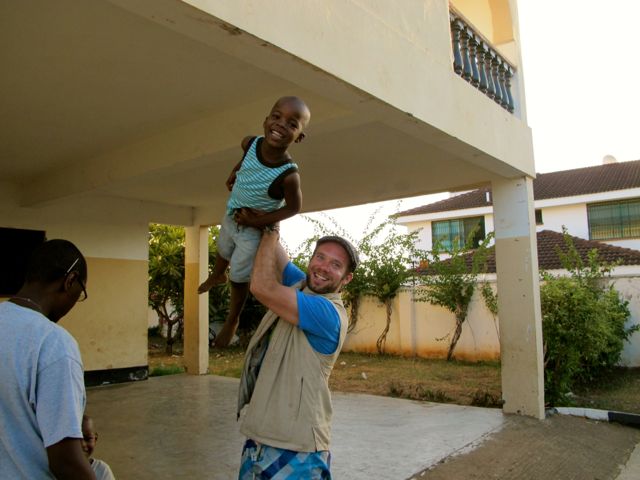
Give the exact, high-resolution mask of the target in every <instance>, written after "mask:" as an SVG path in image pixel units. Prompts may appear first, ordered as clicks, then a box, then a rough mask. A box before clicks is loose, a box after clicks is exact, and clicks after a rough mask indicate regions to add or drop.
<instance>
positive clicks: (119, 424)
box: [87, 375, 504, 480]
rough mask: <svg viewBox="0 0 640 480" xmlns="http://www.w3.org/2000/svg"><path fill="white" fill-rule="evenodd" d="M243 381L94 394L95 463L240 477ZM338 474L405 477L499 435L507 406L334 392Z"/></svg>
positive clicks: (147, 471)
mask: <svg viewBox="0 0 640 480" xmlns="http://www.w3.org/2000/svg"><path fill="white" fill-rule="evenodd" d="M237 391H238V380H236V379H231V378H225V377H217V376H213V375H206V376H187V375H171V376H166V377H154V378H150V379H149V380H147V381H144V382H136V383H128V384H119V385H113V386H105V387H97V388H92V389H89V390H88V392H87V397H88V400H87V413H88V414H89V415H90V416H92V417H93V418H94V421H95V424H96V429H97V431H98V432H99V434H100V438H99V441H98V445H97V447H96V451H95V456H96V458H100V459H103V460H104V461H106V462H107V463H108V464H109V465H110V466H111V468H112V469H113V472H114V474H115V475H116V477H117V478H120V479H122V478H124V479H128V478H136V479H165V478H167V479H168V478H171V479H180V478H189V479H192V480H197V479H205V478H206V479H221V480H228V479H234V478H237V472H238V465H239V462H240V453H241V449H242V445H243V443H244V437H243V436H242V435H241V434H240V432H239V431H238V429H239V423H238V422H236V414H235V408H236V398H237ZM333 402H334V419H333V445H332V449H331V450H332V452H331V453H332V472H333V474H334V476H335V478H339V479H341V478H348V479H354V480H357V479H363V480H364V479H367V480H368V479H371V478H381V479H403V478H408V477H410V476H411V475H412V474H413V473H415V472H418V471H420V470H422V469H424V468H427V467H428V466H430V465H433V464H435V463H437V462H438V461H439V460H442V459H444V458H446V457H448V456H449V455H451V454H452V453H454V452H457V451H459V450H461V449H464V448H465V447H467V446H469V445H471V444H473V443H474V442H478V441H479V440H481V439H482V438H483V437H484V436H486V435H488V434H489V433H490V432H492V431H495V430H497V429H500V428H501V426H502V424H503V422H504V416H503V414H502V412H501V411H500V410H496V409H486V408H475V407H463V406H456V405H445V404H435V403H419V402H413V401H407V400H400V399H394V398H386V397H377V396H372V395H360V394H342V393H334V394H333Z"/></svg>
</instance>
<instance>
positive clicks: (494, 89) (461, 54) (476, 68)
mask: <svg viewBox="0 0 640 480" xmlns="http://www.w3.org/2000/svg"><path fill="white" fill-rule="evenodd" d="M449 19H450V23H451V46H452V49H453V70H454V71H455V72H456V73H457V74H458V75H460V76H461V77H462V78H464V79H465V80H466V81H467V82H469V83H470V84H472V85H473V86H474V87H476V88H477V89H478V90H480V91H481V92H483V93H484V94H485V95H487V96H488V97H489V98H491V99H493V100H494V101H495V102H496V103H497V104H498V105H500V106H501V107H503V108H504V109H506V110H508V111H509V112H513V111H514V110H515V102H514V99H513V95H512V94H511V79H512V78H513V75H514V68H513V67H512V66H511V65H510V64H509V62H508V61H507V60H505V59H504V58H503V57H502V56H501V55H500V54H499V53H498V52H497V51H496V50H495V49H494V48H493V46H492V45H491V44H490V43H489V42H488V41H487V40H486V39H485V38H484V37H483V36H482V35H481V34H479V33H477V32H475V31H474V30H473V28H472V27H471V26H470V25H469V24H468V23H467V22H466V21H465V20H464V19H463V17H461V16H460V15H459V14H457V13H456V12H455V11H454V10H451V11H450V15H449Z"/></svg>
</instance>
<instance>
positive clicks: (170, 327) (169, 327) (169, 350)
mask: <svg viewBox="0 0 640 480" xmlns="http://www.w3.org/2000/svg"><path fill="white" fill-rule="evenodd" d="M172 333H173V322H171V321H170V320H169V321H167V347H166V348H165V353H166V354H167V355H173V341H174V338H173V335H172Z"/></svg>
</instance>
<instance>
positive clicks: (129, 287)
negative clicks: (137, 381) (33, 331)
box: [60, 257, 148, 371]
mask: <svg viewBox="0 0 640 480" xmlns="http://www.w3.org/2000/svg"><path fill="white" fill-rule="evenodd" d="M87 264H88V269H89V278H88V282H87V292H88V294H89V298H88V299H87V300H86V301H85V302H81V303H78V304H76V306H75V307H74V308H73V309H72V310H71V312H69V314H68V315H67V316H66V317H64V318H63V319H62V320H61V321H60V325H62V326H63V327H64V328H66V329H67V330H68V331H69V332H70V333H71V334H72V335H73V336H74V338H75V339H76V340H77V341H78V344H79V345H80V352H81V354H82V361H83V362H84V368H85V370H86V371H90V370H106V369H111V368H126V367H136V366H141V365H147V364H148V361H147V359H148V356H147V352H148V347H147V296H148V262H146V261H142V260H116V259H108V258H91V257H88V258H87Z"/></svg>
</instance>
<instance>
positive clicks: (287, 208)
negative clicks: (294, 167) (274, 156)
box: [234, 172, 302, 228]
mask: <svg viewBox="0 0 640 480" xmlns="http://www.w3.org/2000/svg"><path fill="white" fill-rule="evenodd" d="M282 186H283V189H284V200H285V202H286V203H285V205H284V207H282V208H280V209H278V210H274V211H273V212H266V213H256V212H255V211H252V210H251V209H249V208H243V209H241V210H240V211H239V212H237V213H236V214H235V216H234V219H235V221H236V222H237V223H238V224H239V225H245V226H248V227H254V228H264V227H266V226H267V225H272V224H274V223H276V222H280V221H282V220H284V219H286V218H290V217H293V216H294V215H295V214H297V213H298V212H299V211H300V209H301V208H302V190H301V189H300V175H299V174H298V172H295V173H292V174H290V175H287V176H286V177H285V179H284V181H283V183H282Z"/></svg>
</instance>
